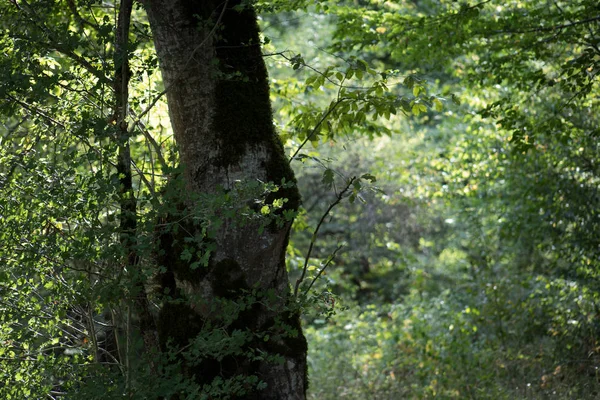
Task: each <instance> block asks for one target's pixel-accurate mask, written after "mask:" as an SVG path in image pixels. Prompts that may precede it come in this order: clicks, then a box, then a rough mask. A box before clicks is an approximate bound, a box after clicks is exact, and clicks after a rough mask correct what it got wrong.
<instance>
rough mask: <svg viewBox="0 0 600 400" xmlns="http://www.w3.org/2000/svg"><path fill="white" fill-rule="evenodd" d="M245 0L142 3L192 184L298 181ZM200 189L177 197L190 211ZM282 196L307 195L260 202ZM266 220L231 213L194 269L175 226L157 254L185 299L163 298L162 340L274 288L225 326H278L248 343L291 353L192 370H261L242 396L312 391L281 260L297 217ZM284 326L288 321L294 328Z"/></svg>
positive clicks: (220, 189) (217, 189) (292, 203)
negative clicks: (258, 385) (224, 305)
mask: <svg viewBox="0 0 600 400" xmlns="http://www.w3.org/2000/svg"><path fill="white" fill-rule="evenodd" d="M245 3H246V2H241V1H239V0H237V1H221V0H204V1H195V0H145V1H144V5H145V8H146V11H147V13H148V17H149V20H150V24H151V28H152V31H153V36H154V42H155V46H156V50H157V53H158V57H159V61H160V66H161V71H162V75H163V79H164V83H165V87H166V89H167V99H168V105H169V113H170V118H171V124H172V127H173V131H174V134H175V139H176V141H177V144H178V147H179V152H180V158H181V162H182V165H183V179H184V180H185V186H186V189H187V192H188V193H193V194H213V195H215V196H217V195H220V194H222V193H227V192H229V191H235V190H236V187H238V186H239V185H240V184H242V185H243V184H245V183H249V182H253V181H254V182H257V181H258V182H274V183H275V184H281V183H282V180H285V181H286V182H295V180H294V176H293V172H292V171H291V169H290V167H289V164H288V162H287V160H286V158H285V156H284V152H283V148H282V145H281V143H280V141H279V139H278V136H277V133H276V132H275V129H274V127H273V123H272V112H271V106H270V102H269V87H268V80H267V72H266V68H265V65H264V62H263V59H262V55H261V52H260V43H259V30H258V25H257V22H256V15H255V13H254V11H253V10H252V9H251V8H250V7H249V6H248V5H243V4H245ZM236 6H237V7H236ZM234 7H235V9H234ZM194 198H195V197H194V196H189V197H187V198H185V199H182V200H183V201H182V204H183V205H182V206H181V207H183V208H185V209H189V210H193V209H194V208H195V207H197V206H198V205H197V204H194V201H195V200H193V199H194ZM274 198H287V199H288V200H287V203H286V205H285V208H286V209H291V210H295V209H297V207H298V204H299V195H298V192H297V189H296V188H295V186H294V187H291V188H290V187H286V188H283V189H281V190H279V191H278V192H276V193H274V194H271V195H269V196H267V198H266V199H264V200H265V201H266V202H267V203H268V202H269V201H273V199H274ZM243 206H244V205H243V204H242V205H240V209H241V208H242V207H243ZM260 224H261V221H260V218H258V219H254V220H253V221H246V222H245V223H244V224H240V223H239V222H236V221H234V219H232V218H224V219H223V221H222V225H221V226H220V228H219V229H217V230H216V232H214V235H213V236H212V237H211V238H210V242H211V245H212V247H213V248H214V250H213V251H212V252H211V256H210V259H209V262H208V266H207V267H200V268H195V269H192V268H190V265H188V264H186V263H182V261H181V259H180V257H179V256H180V254H178V251H179V250H180V248H178V243H179V244H180V243H181V238H177V237H176V236H175V235H174V234H172V233H165V234H163V235H162V236H161V239H160V247H161V256H160V257H159V260H158V261H159V263H160V264H161V266H162V267H164V268H166V269H167V273H166V274H165V277H164V278H163V282H162V283H163V286H166V287H168V288H169V291H170V293H179V294H180V295H181V297H183V298H185V299H186V300H187V304H181V302H178V303H172V304H166V305H165V307H164V308H163V310H162V311H161V315H160V321H159V328H158V329H159V336H160V341H161V343H163V344H164V343H166V341H167V340H168V339H171V340H174V341H175V342H176V343H177V344H178V345H180V346H185V345H186V343H187V341H188V340H189V339H190V338H193V337H194V336H195V334H196V333H197V332H199V331H200V330H201V329H202V327H203V326H205V325H206V322H207V321H209V322H210V321H213V320H218V319H219V318H220V317H219V316H215V313H214V299H218V298H225V299H233V300H236V299H239V298H241V296H243V293H245V292H244V291H246V290H254V289H258V290H259V291H260V293H263V294H264V293H267V292H268V291H270V292H271V293H275V300H274V301H271V303H270V304H269V306H268V307H267V306H265V305H264V303H263V304H262V305H261V304H258V303H257V304H255V305H253V306H252V308H251V309H250V310H246V311H245V312H242V313H240V314H239V316H237V318H235V320H234V321H233V322H230V323H229V325H230V327H231V329H237V330H243V331H246V332H251V333H256V332H265V331H268V332H271V336H270V338H269V339H268V340H266V341H265V340H264V337H263V339H260V340H258V341H254V342H252V341H251V342H252V343H251V344H250V345H251V346H254V347H257V348H259V349H260V351H262V352H265V353H267V354H270V355H277V356H279V357H280V358H282V359H283V363H277V362H272V361H264V360H263V361H257V360H251V361H250V360H241V359H235V360H230V363H229V364H230V365H224V364H226V363H225V361H223V360H220V361H218V360H213V362H212V363H211V362H207V363H204V364H203V366H204V367H203V368H201V369H200V370H198V369H196V370H188V371H187V372H188V373H189V374H190V375H191V374H196V376H197V377H198V379H199V380H201V381H202V382H206V381H207V380H210V379H211V378H213V377H214V376H216V375H219V374H221V375H222V376H223V377H228V376H230V375H233V374H242V375H244V374H246V375H256V376H258V378H259V379H261V380H262V381H264V382H266V383H267V385H268V386H267V388H266V389H264V390H260V391H253V392H251V393H247V394H245V395H244V396H240V397H239V398H242V397H243V398H248V399H254V398H255V399H267V400H268V399H278V400H281V399H304V398H305V390H306V384H307V380H306V341H305V339H304V337H303V335H302V332H301V328H300V323H299V319H298V315H297V313H295V312H293V311H291V310H290V307H289V304H290V299H291V297H290V288H289V282H288V277H287V271H286V268H285V260H284V257H285V249H286V246H287V242H288V234H289V228H290V224H291V222H290V221H288V222H286V223H284V224H279V225H278V224H275V223H271V224H270V225H269V226H268V227H267V228H266V229H264V230H262V232H261V231H260V230H259V228H260ZM194 229H196V228H195V226H194V225H193V224H189V225H187V226H186V227H185V231H187V232H188V233H190V231H194ZM211 309H212V310H213V312H211V311H210V310H211ZM282 326H285V327H286V328H281V327H282ZM178 327H179V328H178ZM278 327H279V328H278ZM278 329H279V330H281V329H284V330H285V329H291V331H292V332H294V331H295V332H296V333H297V335H294V334H292V335H290V334H287V335H286V334H283V333H282V332H278ZM181 330H184V332H182V331H181ZM209 361H210V360H209ZM207 383H208V382H207Z"/></svg>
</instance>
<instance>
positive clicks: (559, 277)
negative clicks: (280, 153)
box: [0, 0, 600, 399]
mask: <svg viewBox="0 0 600 400" xmlns="http://www.w3.org/2000/svg"><path fill="white" fill-rule="evenodd" d="M252 3H253V5H254V6H255V7H256V8H257V10H258V11H259V15H260V23H261V27H262V30H263V36H262V42H263V43H262V46H263V54H264V57H265V61H266V62H267V64H268V67H269V74H270V81H271V97H272V102H273V108H274V115H275V121H274V123H275V124H276V126H277V128H278V131H279V134H280V137H281V138H282V140H283V142H284V144H285V147H286V154H288V155H289V160H290V164H291V166H292V167H293V168H294V170H295V171H296V174H297V176H298V187H299V189H300V192H301V193H302V197H303V206H302V209H301V211H300V214H299V215H298V216H297V218H296V220H295V222H294V226H293V232H292V236H291V239H290V246H289V248H288V255H287V265H288V270H289V273H290V278H291V287H292V290H293V291H294V293H295V294H299V296H298V304H297V306H298V307H299V308H301V309H302V312H303V327H304V331H305V334H306V336H307V339H308V345H309V357H308V364H309V376H310V387H309V398H314V399H338V398H348V399H366V398H369V399H404V398H407V399H413V398H414V399H420V398H427V399H428V398H443V399H445V398H473V399H485V398H489V399H503V398H506V399H514V398H534V399H537V398H539V399H542V398H557V399H572V398H581V399H587V398H589V399H592V398H597V397H598V396H599V395H600V381H599V379H600V375H599V370H598V368H599V367H600V341H599V340H600V339H599V338H598V335H599V334H600V318H599V317H600V315H599V313H600V275H599V271H600V242H599V240H600V239H599V238H600V234H599V233H600V214H599V211H598V210H599V207H600V195H599V193H598V190H599V187H600V186H599V184H600V166H599V165H598V159H599V156H600V154H599V151H600V148H599V145H598V137H599V135H600V124H599V122H600V120H599V119H600V112H599V111H600V110H599V107H598V105H599V104H598V102H599V99H600V96H599V95H600V88H599V87H598V73H600V5H598V3H597V1H594V0H577V1H561V0H553V1H545V0H535V1H521V0H511V1H496V0H487V1H481V2H461V1H450V0H419V1H401V0H390V1H382V0H348V1H343V0H331V1H319V2H312V1H308V0H298V1H284V0H281V1H280V0H270V1H256V2H252ZM115 6H116V5H115V2H112V1H108V2H107V1H105V2H100V1H94V0H78V1H72V0H67V1H54V0H29V1H25V0H11V1H8V2H2V3H1V4H0V48H1V51H2V54H3V56H2V57H0V74H1V76H0V115H1V117H0V123H1V125H0V145H1V146H0V243H1V246H0V382H2V383H0V397H2V398H6V399H21V398H46V397H47V398H60V397H66V398H81V399H92V398H102V399H109V398H122V396H123V393H127V394H128V395H129V397H131V398H140V399H142V398H148V396H150V395H153V396H160V395H163V396H168V395H170V394H171V393H172V392H173V390H180V389H181V390H184V388H185V390H187V392H188V393H192V389H194V390H197V392H196V394H195V396H197V397H193V396H194V395H192V394H190V396H192V397H189V398H207V399H208V398H224V399H225V398H235V397H234V396H235V393H241V392H240V390H242V389H240V387H243V386H244V385H247V384H252V385H257V386H260V385H261V383H260V382H249V381H244V380H240V381H239V382H235V381H228V382H227V383H224V382H220V381H218V380H214V381H213V382H210V383H207V384H206V385H204V386H202V387H194V388H190V387H191V385H192V384H191V383H190V382H187V381H185V380H184V379H182V378H181V376H179V375H178V372H177V369H176V368H174V367H173V366H172V365H173V364H172V363H169V360H157V361H156V362H157V365H159V368H164V370H163V371H162V372H163V373H162V375H161V376H163V377H164V379H163V380H161V381H156V380H153V379H152V375H151V374H148V371H147V369H148V365H146V364H144V363H143V362H141V361H140V360H138V359H137V358H136V356H135V354H136V351H137V350H136V349H139V346H140V344H139V342H140V340H141V339H140V337H137V336H136V335H135V334H134V333H133V331H134V327H135V325H136V323H137V319H136V316H135V315H132V313H131V302H130V300H131V299H132V298H134V297H135V295H136V293H135V290H136V285H135V284H132V282H133V283H135V282H139V281H144V282H146V281H152V279H153V276H154V275H155V274H156V271H155V270H154V269H155V267H156V263H155V262H154V261H155V259H156V254H154V253H153V245H154V241H155V232H156V221H157V219H158V216H160V215H162V214H164V213H165V212H170V211H173V210H172V208H173V207H174V204H175V202H173V201H172V199H170V198H169V194H168V193H169V192H168V191H167V190H166V189H165V187H166V181H167V178H168V177H169V176H171V174H173V173H174V172H175V171H176V170H177V165H178V153H177V147H176V146H175V143H174V141H173V139H172V136H171V131H170V125H169V120H168V114H167V112H166V103H165V100H164V96H162V95H163V94H164V90H165V88H164V87H163V85H162V80H161V77H160V73H159V71H158V62H157V58H156V54H155V52H154V49H153V46H152V40H151V33H150V31H149V26H148V22H147V20H146V18H145V14H144V12H143V9H142V7H138V8H137V9H135V10H134V13H133V20H132V27H131V30H132V32H131V35H130V36H131V39H132V43H131V45H130V49H129V54H130V63H131V64H130V68H131V74H132V77H131V80H130V93H131V95H130V109H129V114H130V115H129V118H130V124H131V127H132V130H133V132H134V134H133V135H132V137H131V138H130V139H129V145H130V147H131V157H132V160H131V166H132V171H133V176H134V180H133V187H134V191H135V193H134V198H135V199H136V202H137V203H136V204H137V206H136V207H137V217H138V224H139V232H141V233H140V234H139V235H138V236H139V237H138V240H137V242H136V246H137V247H136V250H135V251H136V254H138V255H139V257H140V258H141V259H142V260H143V262H141V263H140V264H139V265H140V266H141V267H140V268H139V269H137V270H127V269H123V270H119V269H115V268H114V266H115V265H117V264H119V263H120V260H121V259H123V258H124V257H126V256H127V254H123V246H122V245H121V244H122V242H121V240H120V239H121V238H120V237H119V232H120V230H119V224H120V204H121V202H122V198H123V194H122V193H121V192H120V188H121V186H120V185H121V184H122V182H121V179H120V178H122V177H121V176H120V175H119V173H118V172H117V163H118V158H117V155H118V152H119V146H120V145H121V144H120V143H119V142H118V141H115V140H114V139H113V138H114V137H116V136H117V134H118V126H115V124H114V121H113V120H112V118H111V113H112V107H113V98H112V96H113V94H112V92H111V84H110V79H111V77H112V75H113V73H114V71H113V68H114V64H113V61H114V60H113V57H114V37H115V24H116V17H115V13H116V11H115V10H116V8H115ZM253 190H254V191H256V190H273V191H276V190H277V188H276V187H275V186H269V185H268V184H267V185H266V186H261V187H260V188H252V187H248V188H246V187H244V188H240V191H239V193H235V194H232V195H231V196H228V197H226V198H225V197H223V198H220V197H217V198H215V197H210V198H205V199H203V204H204V205H205V210H203V211H202V212H204V213H205V214H206V215H213V216H214V215H218V213H219V212H227V210H228V207H229V205H230V204H231V203H232V202H239V201H246V200H247V197H248V196H252V193H253ZM254 207H255V208H256V205H254ZM273 207H274V206H273V205H269V204H264V203H260V204H258V209H259V210H260V213H262V214H263V215H274V214H273V213H274V209H273ZM275 207H277V205H275ZM219 223H220V220H219V218H213V219H209V220H208V222H207V223H206V226H205V227H204V228H205V229H206V232H209V231H210V229H211V227H214V225H215V224H217V225H218V224H219ZM265 228H266V226H265ZM267 229H268V228H267ZM200 256H205V257H209V256H210V249H204V253H202V254H200ZM191 258H192V254H189V251H186V249H185V248H184V249H183V251H182V254H181V259H182V260H184V261H189V260H191ZM196 262H197V263H198V265H197V266H196V267H199V268H201V265H202V263H203V260H202V257H200V258H199V259H197V261H196ZM299 278H300V283H301V285H296V282H298V279H299ZM250 296H252V293H250ZM157 301H158V300H157ZM246 305H247V306H249V305H250V303H247V304H246ZM238 306H239V307H241V308H242V309H243V307H244V306H245V303H244V302H243V301H240V304H238ZM231 312H239V310H237V311H235V310H233V311H231ZM115 321H116V322H119V323H120V324H121V325H122V326H125V327H128V329H131V332H130V331H125V332H118V333H116V334H115V333H114V332H112V331H111V329H110V328H111V327H112V326H113V325H116V322H115ZM123 322H124V325H123ZM110 338H114V339H116V340H117V342H118V341H119V339H120V340H121V343H116V344H115V346H113V347H112V349H113V352H109V351H105V352H102V351H98V349H102V348H105V347H104V345H103V344H102V343H99V342H106V341H110V340H111V339H110ZM243 340H244V338H243V337H239V336H236V335H229V336H228V335H224V334H223V333H222V332H220V333H219V331H218V330H215V331H212V332H208V333H207V334H206V336H205V337H201V338H198V340H197V341H196V346H197V347H194V348H193V350H194V351H197V353H193V352H190V353H189V354H188V355H189V357H202V356H203V354H210V355H211V356H215V355H217V356H219V355H226V354H229V353H231V352H235V351H239V344H240V343H241V342H242V341H243ZM265 340H268V338H266V339H265ZM123 341H125V342H126V343H123ZM121 353H126V354H121ZM128 355H131V356H128ZM173 388H176V389H173ZM210 396H212V397H210Z"/></svg>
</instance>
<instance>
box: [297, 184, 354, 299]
mask: <svg viewBox="0 0 600 400" xmlns="http://www.w3.org/2000/svg"><path fill="white" fill-rule="evenodd" d="M354 181H356V177H355V176H354V177H352V178H351V179H349V180H348V183H347V184H346V187H345V188H344V189H343V190H342V191H341V192H340V193H338V195H337V196H336V198H335V201H334V202H333V203H331V204H330V205H329V207H328V208H327V210H326V211H325V213H323V215H322V216H321V219H320V220H319V223H318V224H317V227H316V228H315V231H314V233H313V235H312V238H311V240H310V245H309V246H308V252H307V253H306V257H305V259H304V267H303V268H302V275H300V278H298V280H297V281H296V286H295V287H294V296H295V297H298V288H299V287H300V284H301V283H302V281H303V280H304V277H305V276H306V271H307V270H308V262H309V261H310V256H311V254H312V251H313V248H314V245H315V242H316V240H317V235H318V233H319V229H321V225H323V222H325V218H327V216H328V215H329V213H330V212H331V210H333V208H334V207H335V206H337V205H338V204H339V203H340V202H341V201H342V199H343V198H344V195H345V194H346V192H347V191H348V190H349V189H350V187H351V186H352V184H353V183H354Z"/></svg>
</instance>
